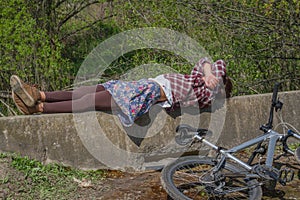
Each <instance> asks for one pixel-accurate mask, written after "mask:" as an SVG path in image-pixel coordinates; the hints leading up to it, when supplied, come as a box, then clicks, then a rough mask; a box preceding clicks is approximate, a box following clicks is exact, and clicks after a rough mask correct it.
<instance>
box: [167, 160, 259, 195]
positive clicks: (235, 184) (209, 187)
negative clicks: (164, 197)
mask: <svg viewBox="0 0 300 200" xmlns="http://www.w3.org/2000/svg"><path fill="white" fill-rule="evenodd" d="M215 165H216V162H214V160H213V158H208V157H199V156H186V157H182V158H179V159H178V160H176V161H175V162H173V163H170V164H169V165H167V166H165V167H164V169H163V170H162V176H161V182H162V185H163V187H164V189H165V190H166V191H167V193H168V195H169V196H170V197H171V198H173V199H176V200H189V199H195V200H197V199H251V200H252V199H253V200H254V199H255V200H257V199H261V196H262V190H261V186H260V184H259V183H258V181H257V180H255V179H251V180H249V179H246V178H245V177H246V176H245V173H243V171H244V172H245V170H244V169H242V168H239V167H237V166H234V165H233V164H230V163H226V164H225V166H224V167H222V168H221V169H220V170H219V171H218V172H217V173H214V175H213V176H212V169H213V168H214V166H215Z"/></svg>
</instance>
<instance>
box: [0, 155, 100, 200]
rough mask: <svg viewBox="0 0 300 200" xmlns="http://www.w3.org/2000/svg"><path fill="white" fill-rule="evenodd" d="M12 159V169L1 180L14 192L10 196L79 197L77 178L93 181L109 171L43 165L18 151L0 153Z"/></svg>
mask: <svg viewBox="0 0 300 200" xmlns="http://www.w3.org/2000/svg"><path fill="white" fill-rule="evenodd" d="M3 159H6V161H8V162H9V164H10V165H9V166H10V168H11V169H12V170H14V171H15V172H14V171H11V172H9V173H8V174H6V176H4V177H2V179H1V180H0V184H1V185H2V186H1V185H0V193H1V190H7V189H6V186H5V184H6V185H7V186H9V188H10V191H8V193H9V195H8V197H7V199H15V198H17V199H72V198H74V197H75V196H76V191H77V190H78V188H79V186H78V182H76V181H75V180H89V181H91V183H93V182H95V181H101V180H103V178H104V177H105V171H103V170H97V171H83V170H79V169H75V168H71V167H65V166H62V165H59V164H47V165H43V164H42V163H41V162H39V161H36V160H33V159H30V158H28V157H21V156H19V155H16V154H6V153H1V154H0V160H1V163H3Z"/></svg>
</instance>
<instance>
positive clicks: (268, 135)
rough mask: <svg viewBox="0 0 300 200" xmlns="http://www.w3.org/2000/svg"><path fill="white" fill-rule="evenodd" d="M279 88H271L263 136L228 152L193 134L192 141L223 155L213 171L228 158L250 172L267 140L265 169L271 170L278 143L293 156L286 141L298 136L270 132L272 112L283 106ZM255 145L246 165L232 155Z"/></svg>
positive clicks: (276, 86) (290, 132)
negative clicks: (255, 158)
mask: <svg viewBox="0 0 300 200" xmlns="http://www.w3.org/2000/svg"><path fill="white" fill-rule="evenodd" d="M279 86H280V83H276V84H275V85H274V88H273V95H272V104H271V109H270V114H269V120H268V123H267V124H266V125H262V126H261V127H260V130H262V131H263V132H264V135H262V136H258V137H256V138H254V139H252V140H249V141H246V142H244V143H242V144H240V145H238V146H235V147H233V148H231V149H229V150H225V149H222V148H220V147H218V146H216V145H214V144H212V143H210V142H209V141H208V140H206V139H205V136H201V135H199V134H196V133H198V132H196V133H195V135H194V139H197V140H200V141H201V142H202V143H204V144H206V145H208V146H210V147H211V148H213V149H214V150H216V151H217V152H220V153H221V154H222V155H223V156H222V157H221V160H220V162H218V165H217V166H216V169H215V171H218V170H219V169H220V168H221V167H222V166H223V164H224V162H225V161H226V158H230V159H232V160H234V161H235V162H237V163H238V164H240V165H241V166H242V167H244V168H245V169H247V170H249V171H252V170H253V168H254V166H251V163H252V161H253V159H254V157H255V156H256V155H257V153H258V152H259V149H260V148H261V144H262V143H263V142H264V141H267V140H268V150H267V152H266V153H267V158H266V163H265V166H266V167H268V168H272V165H273V160H274V153H275V147H276V143H277V142H278V141H280V142H282V144H283V148H284V149H283V150H284V151H285V152H288V153H290V154H292V155H295V153H294V152H293V151H291V150H290V149H289V148H288V145H287V144H286V141H287V139H288V138H289V137H294V138H296V139H298V140H300V135H298V134H297V133H295V132H293V131H292V130H288V133H287V134H286V135H284V134H280V133H278V132H276V131H274V130H272V124H273V113H274V110H275V111H277V110H278V109H281V108H282V106H283V103H282V102H280V101H279V100H278V99H277V94H278V88H279ZM255 144H257V146H256V148H255V150H254V152H253V153H252V155H251V156H250V158H249V160H248V162H247V163H245V162H243V161H241V160H240V159H238V158H237V157H235V156H234V155H232V154H233V153H235V152H238V151H240V150H243V149H246V148H248V147H250V146H253V145H255Z"/></svg>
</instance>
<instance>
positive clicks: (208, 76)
mask: <svg viewBox="0 0 300 200" xmlns="http://www.w3.org/2000/svg"><path fill="white" fill-rule="evenodd" d="M203 68H204V77H203V80H204V82H205V85H206V86H207V87H208V88H209V89H211V90H213V89H214V88H215V87H216V86H217V85H218V84H219V80H218V79H217V77H216V76H215V75H213V74H212V73H211V64H210V63H204V66H203Z"/></svg>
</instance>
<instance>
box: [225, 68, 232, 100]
mask: <svg viewBox="0 0 300 200" xmlns="http://www.w3.org/2000/svg"><path fill="white" fill-rule="evenodd" d="M223 83H224V87H225V94H226V98H230V97H231V93H232V87H233V85H232V82H231V79H230V78H229V77H228V76H227V75H226V74H225V76H223Z"/></svg>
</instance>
